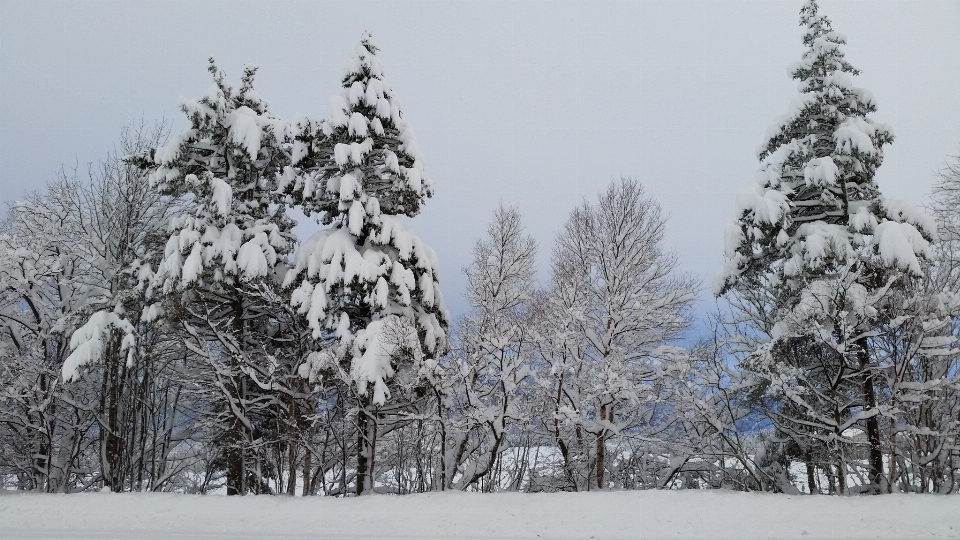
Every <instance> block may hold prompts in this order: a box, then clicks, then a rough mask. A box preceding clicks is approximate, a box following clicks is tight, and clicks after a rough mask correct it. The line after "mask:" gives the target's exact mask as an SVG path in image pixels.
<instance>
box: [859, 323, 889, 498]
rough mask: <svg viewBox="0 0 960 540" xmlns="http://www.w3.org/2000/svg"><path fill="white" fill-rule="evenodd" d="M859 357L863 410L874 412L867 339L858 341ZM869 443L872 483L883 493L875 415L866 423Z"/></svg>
mask: <svg viewBox="0 0 960 540" xmlns="http://www.w3.org/2000/svg"><path fill="white" fill-rule="evenodd" d="M857 345H858V350H857V357H858V359H859V361H860V369H861V370H862V372H863V408H864V409H865V410H873V409H876V407H877V396H876V391H875V389H874V386H873V372H872V371H870V349H869V348H868V347H869V343H868V342H867V338H865V337H864V338H860V339H859V340H857ZM866 428H867V443H868V444H869V445H870V463H869V465H870V471H869V480H870V483H871V484H873V485H874V486H875V489H876V492H877V493H880V492H881V486H882V485H883V480H884V478H883V452H882V449H881V448H880V421H879V420H878V419H877V415H876V414H874V415H873V416H871V417H870V418H867V421H866Z"/></svg>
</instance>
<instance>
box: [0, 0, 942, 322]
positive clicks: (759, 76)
mask: <svg viewBox="0 0 960 540" xmlns="http://www.w3.org/2000/svg"><path fill="white" fill-rule="evenodd" d="M799 7H800V2H799V1H749V2H745V1H709V2H707V1H694V2H678V1H669V2H666V1H664V2H653V1H650V2H639V1H631V2H597V1H594V2H585V1H583V2H561V1H551V2H532V1H484V2H480V1H458V2H433V1H412V2H404V1H399V2H243V1H229V2H228V1H218V2H210V1H207V2H203V1H199V2H198V1H162V2H161V1H153V2H151V1H139V2H120V1H95V0H87V1H83V2H80V1H72V2H44V1H37V0H31V1H14V0H0V202H3V203H9V202H11V201H13V200H16V199H18V198H20V197H22V196H23V195H24V194H25V193H26V192H28V191H30V190H34V189H39V188H41V187H42V186H43V185H44V184H45V183H46V182H47V181H49V180H50V179H51V178H53V177H54V175H55V174H56V172H57V170H59V169H60V167H61V166H62V165H67V166H68V167H72V166H73V165H74V164H76V163H79V164H80V166H81V167H85V166H86V165H85V164H86V163H87V162H91V161H96V160H98V159H100V158H101V157H103V156H104V154H106V153H107V152H108V151H110V150H111V149H112V148H113V144H114V142H115V141H116V139H117V135H118V134H119V132H120V130H121V128H122V127H123V126H124V125H126V124H129V123H130V122H131V121H134V120H137V119H140V118H144V119H146V120H148V121H152V120H156V119H161V118H166V119H168V120H170V121H172V122H173V125H174V129H175V130H178V129H182V128H183V127H184V126H185V121H184V119H183V118H182V115H181V113H180V112H179V111H178V110H177V107H176V104H177V99H178V98H179V97H181V96H183V97H188V98H197V97H199V96H201V95H202V94H203V93H204V92H205V91H206V89H207V88H208V87H209V86H210V79H209V76H208V74H207V72H206V65H207V63H206V59H207V58H208V57H210V56H213V57H215V58H216V59H217V61H218V63H219V64H220V66H221V68H223V69H224V70H225V71H226V72H227V76H228V78H229V79H230V80H232V81H234V82H238V81H239V78H240V74H241V70H242V66H243V65H244V64H246V63H252V64H256V65H258V66H259V67H260V71H259V72H258V76H257V89H258V91H259V92H260V94H261V95H263V96H264V97H265V98H266V99H267V100H269V101H270V102H271V104H272V107H273V110H274V112H275V113H276V114H278V115H280V116H282V117H290V116H292V115H294V114H297V113H303V114H308V115H322V116H326V115H327V114H328V112H329V105H328V103H329V98H330V96H331V95H332V94H333V93H334V92H335V91H336V89H337V87H338V85H339V76H340V67H341V64H342V62H343V61H344V59H345V58H346V56H347V54H348V53H349V52H350V51H352V50H353V49H354V48H355V47H356V45H357V43H358V42H359V39H360V35H361V33H362V32H363V31H364V30H369V31H371V32H372V33H373V35H374V39H375V41H376V43H377V44H378V45H379V46H380V48H381V53H380V56H381V58H382V60H383V64H384V69H385V72H386V75H387V77H388V78H389V80H390V81H391V83H392V85H393V88H394V90H395V91H396V93H397V95H398V96H399V98H400V100H401V103H402V110H403V113H404V116H405V117H406V118H407V119H408V120H409V122H410V123H411V125H412V127H413V129H414V131H415V132H416V134H417V137H418V139H419V142H420V147H421V149H422V151H423V154H424V156H425V166H426V172H427V174H428V176H429V177H430V178H431V180H432V181H433V182H434V186H435V188H436V195H435V196H434V198H433V199H432V200H430V201H429V202H428V203H427V204H426V206H425V207H424V210H423V212H422V213H421V215H420V216H418V217H417V218H415V219H414V220H413V221H412V222H411V223H412V226H413V228H414V230H416V231H417V233H418V234H419V235H420V236H421V237H422V238H423V239H424V240H425V241H426V242H427V243H428V244H430V245H431V246H433V248H434V249H436V251H437V252H438V254H439V257H440V264H441V272H442V273H441V287H442V289H443V291H444V294H445V296H446V297H447V303H448V307H449V308H450V309H451V311H452V312H454V314H460V313H462V312H463V311H464V310H465V309H466V308H467V306H466V303H465V301H464V300H463V288H464V283H465V280H464V279H463V277H462V274H461V268H462V267H463V266H465V265H467V264H468V263H469V262H470V257H471V246H472V244H473V242H474V240H475V239H476V238H477V237H478V236H480V235H481V234H483V232H484V230H485V229H486V224H487V222H488V220H489V218H490V215H491V212H492V211H493V209H494V207H495V206H496V205H497V204H498V202H499V201H504V202H506V203H509V204H516V205H518V206H519V208H520V210H521V212H522V214H523V216H524V218H525V220H526V223H527V228H528V230H529V231H530V233H531V234H533V236H534V237H535V238H536V239H537V241H538V242H539V245H540V270H541V272H540V277H541V279H545V278H546V271H547V268H548V262H549V254H550V250H551V246H552V243H553V238H554V236H555V234H556V232H557V231H558V230H559V228H560V226H561V225H562V223H563V222H564V220H565V219H566V217H567V214H568V212H569V211H570V210H571V209H572V208H573V207H574V206H576V205H577V204H579V203H580V202H581V201H582V200H584V198H587V199H591V198H593V197H595V196H596V193H597V192H598V191H599V190H600V189H602V188H604V187H605V186H606V185H607V184H608V183H609V182H610V180H611V178H613V177H616V176H620V175H627V176H633V177H635V178H638V179H639V180H640V181H641V182H642V183H643V184H644V185H645V186H646V188H647V189H648V192H649V193H650V194H651V195H653V196H654V197H655V198H656V199H657V200H659V202H660V203H661V205H662V206H663V207H664V209H665V210H666V212H667V214H668V215H669V216H670V221H669V224H668V230H669V232H668V238H667V242H668V243H669V245H670V247H671V248H672V249H674V250H675V251H676V252H677V254H678V255H679V260H680V265H681V268H682V270H684V271H686V272H689V273H691V274H694V275H697V276H699V277H700V278H701V279H702V280H703V282H704V293H703V299H704V300H703V301H702V302H701V304H700V306H699V310H700V311H702V310H705V309H709V306H710V304H711V303H712V300H710V297H709V285H710V282H711V280H712V278H713V276H714V274H715V273H716V272H717V271H718V270H719V268H720V266H721V264H722V246H723V240H722V237H723V232H722V231H723V227H724V225H725V224H726V223H727V222H728V221H730V220H731V219H733V218H734V217H735V216H734V200H735V197H736V193H737V191H738V189H739V188H740V186H741V185H742V183H743V181H744V180H745V179H746V178H747V177H748V176H749V175H750V174H751V173H752V172H753V171H754V170H755V169H756V166H757V159H756V149H757V146H758V145H759V144H760V143H762V142H763V135H764V133H765V131H766V127H767V125H768V124H770V123H771V122H772V121H773V120H774V119H775V118H776V117H777V116H779V115H781V114H783V113H784V112H786V110H787V105H788V104H789V102H790V100H791V98H792V97H793V96H794V95H795V94H796V83H795V82H793V81H792V80H791V79H790V78H789V75H788V71H787V67H788V65H789V64H790V63H792V62H794V61H796V60H798V59H799V58H800V55H801V53H802V50H803V47H802V44H801V41H800V27H799V26H798V10H799ZM821 9H822V10H823V12H825V13H826V14H828V15H829V16H830V17H831V18H832V20H833V23H834V28H835V29H836V30H838V31H840V32H842V33H844V34H846V36H847V38H848V40H849V44H848V46H847V48H846V51H847V58H848V60H850V61H851V62H852V63H853V64H854V65H855V66H856V67H858V68H859V69H861V70H862V72H863V74H862V75H861V76H860V77H859V78H858V79H857V81H856V82H857V84H859V85H860V86H863V87H865V88H868V89H869V90H871V91H872V92H873V93H874V95H875V96H876V98H877V102H878V104H879V111H878V113H877V114H876V115H875V118H876V119H877V120H880V121H883V122H887V123H889V124H891V125H892V126H893V128H894V132H895V133H896V135H897V138H896V141H895V142H894V144H893V145H892V146H890V147H888V148H887V149H886V159H885V161H884V164H883V166H882V167H881V168H880V172H879V173H878V176H877V179H878V181H879V183H880V187H881V189H882V190H883V191H884V193H885V194H886V195H888V196H892V197H897V198H901V199H905V200H908V201H911V202H915V203H920V202H923V199H924V197H925V195H926V193H927V192H928V191H929V188H930V186H931V184H932V182H933V178H934V173H935V172H936V171H937V170H938V169H939V168H940V167H941V166H942V165H943V163H944V161H945V159H946V158H947V156H948V155H955V154H957V152H958V149H960V2H958V1H902V0H898V1H874V2H865V1H859V2H849V1H823V2H822V3H821ZM300 230H303V229H300Z"/></svg>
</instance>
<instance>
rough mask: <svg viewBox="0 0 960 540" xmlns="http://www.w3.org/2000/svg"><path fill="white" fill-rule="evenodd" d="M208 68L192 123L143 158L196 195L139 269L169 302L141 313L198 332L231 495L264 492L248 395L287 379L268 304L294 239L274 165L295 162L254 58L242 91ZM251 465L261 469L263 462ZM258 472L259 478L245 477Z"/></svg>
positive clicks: (177, 190) (158, 174) (171, 185)
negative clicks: (277, 357) (215, 392)
mask: <svg viewBox="0 0 960 540" xmlns="http://www.w3.org/2000/svg"><path fill="white" fill-rule="evenodd" d="M209 71H210V73H211V74H212V75H213V85H212V86H211V87H210V89H209V90H208V92H207V94H206V95H204V96H203V97H202V98H200V99H199V100H181V102H180V108H181V109H182V110H183V112H184V113H185V114H186V115H187V117H188V119H189V121H190V127H189V128H188V129H187V130H185V131H184V132H182V133H180V134H179V135H177V136H175V137H174V138H173V140H171V141H170V143H169V144H168V145H166V146H164V147H162V148H157V149H156V150H155V151H152V152H151V153H150V155H148V156H147V157H146V158H145V159H144V160H143V162H142V165H143V166H144V167H145V168H147V169H148V170H149V171H150V174H151V176H150V178H151V182H152V184H153V185H154V186H155V187H156V189H158V190H159V191H160V192H161V193H163V194H165V195H169V196H172V197H178V198H180V197H185V198H187V199H189V200H191V201H192V204H191V205H190V206H189V207H188V208H187V209H186V210H185V211H184V212H182V213H180V214H179V215H176V216H174V217H173V218H172V219H171V221H170V230H169V239H168V240H167V243H166V247H165V251H164V255H163V258H162V260H161V261H160V263H159V266H158V267H157V268H156V270H155V273H152V270H151V269H150V268H149V267H144V268H143V269H142V274H141V277H142V278H143V279H145V280H147V279H149V281H150V284H151V287H152V289H153V290H154V291H155V292H156V293H157V294H159V295H160V297H161V298H162V299H164V300H165V302H164V303H163V304H161V302H158V303H156V304H154V305H153V306H151V307H150V308H149V309H148V310H147V311H146V312H145V313H144V318H145V319H152V318H155V317H157V316H161V314H164V311H165V310H167V311H168V312H167V313H166V314H165V315H166V316H167V317H168V318H169V320H170V322H172V323H173V324H175V325H182V327H183V329H184V330H185V331H186V332H187V333H188V334H189V335H190V336H192V339H191V340H188V341H190V342H191V343H192V345H190V347H191V349H192V350H193V352H194V353H196V354H198V355H199V356H201V357H204V358H206V359H207V362H209V365H210V368H211V373H210V374H211V377H212V378H213V384H214V386H215V387H216V388H219V392H220V393H221V408H220V410H219V414H220V416H221V420H222V421H223V424H224V430H225V432H224V433H223V436H222V437H221V439H220V440H219V441H218V444H219V446H220V447H221V449H222V451H223V453H224V461H225V467H226V469H227V493H228V494H230V495H232V494H239V493H246V492H247V491H250V490H259V482H260V478H261V476H260V475H259V474H258V473H257V471H252V472H251V473H249V474H248V472H247V471H246V470H245V468H246V463H245V460H247V459H249V456H246V455H245V454H246V450H245V448H247V447H248V446H249V445H250V443H252V442H253V441H254V439H255V438H256V437H257V431H258V430H257V427H256V426H255V425H254V421H253V417H254V416H255V415H256V414H258V411H255V410H253V409H256V408H264V407H267V406H268V405H269V404H270V403H271V402H272V401H271V400H270V399H256V395H253V394H255V393H256V392H259V391H260V390H262V389H263V388H267V387H271V388H272V387H273V385H274V384H275V381H273V379H274V378H275V377H276V376H280V373H279V372H278V371H280V370H276V371H275V369H274V368H275V366H273V365H272V364H273V359H274V353H275V352H276V351H275V350H274V348H275V346H276V343H275V342H274V341H273V340H272V338H273V337H275V336H274V335H273V334H275V333H276V329H275V328H271V326H272V325H271V314H270V312H271V305H270V304H271V302H273V301H275V300H276V299H279V298H281V296H280V294H279V288H280V279H281V277H282V276H279V275H278V274H277V271H278V268H282V266H281V265H282V263H283V262H284V257H285V256H286V255H287V254H289V253H291V252H292V251H293V248H294V245H295V238H294V236H293V234H292V233H291V232H290V230H291V229H292V227H293V225H294V223H293V221H292V220H290V219H289V218H288V217H286V215H285V207H284V205H282V204H276V203H277V200H276V191H277V188H278V186H277V182H278V177H279V173H280V171H282V170H283V168H284V167H285V166H286V165H287V164H288V163H289V154H288V152H287V151H286V149H285V147H284V145H285V143H286V124H285V123H284V122H282V121H280V120H279V119H277V118H276V117H274V116H273V115H272V114H271V112H270V110H269V107H268V104H267V102H266V101H264V100H263V99H262V98H260V96H259V95H258V94H257V93H256V91H255V90H254V88H253V79H254V75H255V73H256V68H255V67H252V66H248V67H246V68H245V70H244V75H243V78H242V84H241V85H240V87H239V88H234V87H233V86H232V85H230V84H229V83H228V82H227V81H226V79H225V76H224V74H223V72H222V71H221V70H220V69H218V68H217V66H216V64H215V63H214V61H213V59H211V60H210V66H209ZM208 343H216V344H217V345H216V347H215V349H216V350H213V351H211V350H210V347H209V346H208V345H207V344H208ZM291 369H292V368H291ZM248 392H249V393H251V394H252V395H250V396H247V394H248ZM253 463H254V465H253V467H254V468H256V467H257V466H258V465H259V460H256V459H255V460H253ZM253 477H255V478H256V482H257V484H254V485H250V484H249V481H250V480H251V479H252V478H253Z"/></svg>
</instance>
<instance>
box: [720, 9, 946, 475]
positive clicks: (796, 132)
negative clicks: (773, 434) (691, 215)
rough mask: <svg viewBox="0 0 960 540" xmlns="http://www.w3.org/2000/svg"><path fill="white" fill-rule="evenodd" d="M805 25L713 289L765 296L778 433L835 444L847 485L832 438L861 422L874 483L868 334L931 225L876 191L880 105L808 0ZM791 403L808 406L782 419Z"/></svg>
mask: <svg viewBox="0 0 960 540" xmlns="http://www.w3.org/2000/svg"><path fill="white" fill-rule="evenodd" d="M800 22H801V25H802V26H803V27H804V28H805V32H804V35H803V43H804V45H805V46H806V51H805V52H804V54H803V57H802V58H801V60H800V62H798V63H797V64H795V65H794V66H793V67H792V70H791V71H792V75H793V78H794V79H796V80H798V81H799V90H800V94H799V95H798V96H797V97H796V98H795V99H794V101H793V102H792V104H791V106H790V110H789V112H788V114H787V115H786V116H784V117H783V118H782V119H780V120H779V121H778V122H776V123H775V124H774V125H773V126H771V128H770V131H769V136H768V138H767V142H766V143H765V144H764V145H763V146H762V147H761V149H760V152H759V158H760V162H761V164H760V169H759V171H758V173H757V174H756V175H755V176H754V177H753V178H752V179H751V180H750V181H748V182H747V184H746V186H745V187H744V188H743V190H742V191H741V192H740V194H739V195H738V197H737V211H738V213H739V217H738V220H737V221H736V222H735V223H734V224H732V225H731V226H730V227H728V230H727V258H728V261H727V265H726V267H725V268H724V271H723V273H722V274H721V275H720V276H719V277H718V280H717V282H716V285H715V293H717V294H718V295H719V294H723V293H726V292H728V291H737V290H750V289H758V288H764V287H769V288H770V289H771V290H772V294H771V299H772V302H773V307H772V309H773V313H774V325H773V328H772V330H771V331H770V334H771V335H770V337H771V339H770V340H769V341H768V342H767V343H766V344H764V345H763V346H762V347H760V348H759V349H758V350H757V351H755V353H754V355H753V359H752V360H751V362H749V365H750V366H751V367H752V369H754V370H756V371H758V372H760V373H762V374H763V375H764V376H765V377H767V378H768V379H769V380H770V381H771V387H772V388H773V389H774V390H772V391H773V393H774V394H776V395H777V396H778V398H782V399H785V400H786V401H788V402H790V404H791V407H789V408H783V407H779V408H776V407H775V408H773V409H771V411H779V412H775V413H774V416H775V421H776V422H777V425H778V427H781V428H783V429H787V430H791V429H792V430H793V431H794V432H796V433H798V432H800V431H809V430H810V428H812V427H814V426H815V431H816V434H815V435H806V436H815V437H819V438H820V439H821V440H822V441H823V442H825V443H828V444H831V445H832V446H833V447H834V449H835V451H836V453H837V454H836V455H835V458H836V460H837V461H836V464H837V466H838V469H839V470H838V471H837V473H838V478H839V480H840V482H841V485H840V487H841V490H843V488H844V486H843V482H844V479H845V473H844V472H843V469H844V464H843V459H844V458H843V454H842V444H841V443H844V442H848V441H849V439H848V438H847V434H846V433H845V432H846V431H847V430H848V428H850V427H852V426H854V425H860V424H862V425H863V426H864V427H865V431H866V434H867V446H868V447H869V472H868V477H869V482H870V483H871V484H874V485H876V486H879V485H881V484H882V482H883V478H882V463H881V460H882V455H881V453H880V433H879V425H878V420H877V418H878V415H880V414H881V413H882V410H883V409H882V407H881V406H880V405H879V404H878V403H877V397H876V396H877V391H876V384H877V381H876V369H877V366H876V362H875V361H874V359H872V357H871V343H870V339H871V336H872V335H873V331H874V330H875V329H876V328H877V327H878V325H881V324H883V323H884V322H885V321H890V320H892V319H893V318H894V317H895V315H896V314H895V312H894V309H895V306H894V305H892V304H891V303H890V301H889V300H890V295H889V294H888V293H889V292H890V291H891V290H893V289H896V288H897V287H902V286H903V285H904V284H905V276H909V275H919V274H921V273H922V267H921V260H922V258H923V257H924V256H925V255H926V253H927V252H928V242H929V240H931V239H932V235H933V234H934V226H933V224H932V222H931V221H930V220H929V218H927V217H926V216H925V215H923V214H922V213H921V212H919V211H917V210H916V209H914V208H912V207H910V206H909V205H907V204H905V203H901V202H898V201H894V200H891V199H886V198H884V197H882V196H881V194H880V192H879V189H878V187H877V184H876V182H875V180H874V175H875V173H876V170H877V167H879V166H880V164H881V162H882V160H883V150H882V148H883V146H885V145H886V144H889V143H890V142H892V141H893V132H892V130H891V129H890V128H889V127H888V126H886V125H884V124H881V123H878V122H876V121H874V120H873V119H872V118H871V117H870V116H869V115H870V114H872V113H874V112H875V111H876V102H875V100H874V98H873V96H872V95H871V94H870V92H868V91H867V90H864V89H862V88H858V87H856V86H854V84H853V79H852V77H853V76H855V75H857V74H859V72H858V71H857V70H856V69H854V68H853V66H852V65H850V63H849V62H847V61H846V59H845V57H844V53H843V50H842V46H843V45H844V44H845V43H846V39H845V37H844V36H843V35H841V34H839V33H837V32H835V31H833V29H832V27H831V23H830V21H829V19H828V18H827V17H825V16H823V15H820V14H819V10H818V6H817V3H816V2H815V1H813V0H810V1H809V2H807V3H805V4H804V6H803V7H802V8H801V10H800ZM794 407H796V408H799V409H800V410H801V411H803V412H802V413H798V414H796V415H793V416H792V417H791V418H790V419H788V418H786V417H785V416H784V415H783V414H781V413H784V414H785V413H786V411H787V410H789V409H791V408H794ZM791 424H792V428H791V427H789V425H791ZM800 426H802V427H800ZM799 436H801V437H803V436H804V435H799Z"/></svg>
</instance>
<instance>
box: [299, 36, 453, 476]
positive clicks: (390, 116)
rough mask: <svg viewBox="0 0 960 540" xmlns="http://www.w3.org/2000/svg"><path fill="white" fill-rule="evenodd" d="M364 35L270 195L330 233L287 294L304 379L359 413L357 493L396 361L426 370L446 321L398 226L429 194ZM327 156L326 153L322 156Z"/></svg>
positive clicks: (303, 128) (310, 244) (314, 245)
mask: <svg viewBox="0 0 960 540" xmlns="http://www.w3.org/2000/svg"><path fill="white" fill-rule="evenodd" d="M376 53H377V47H376V46H375V45H374V43H373V40H372V38H371V36H370V35H369V34H364V36H363V38H362V41H361V43H360V45H359V46H358V47H357V49H356V51H355V52H354V54H352V55H351V56H350V57H349V58H348V59H347V62H346V64H345V66H344V70H343V72H344V76H343V81H342V82H343V88H342V90H341V91H340V93H339V94H337V95H335V96H334V97H333V99H332V104H333V111H332V113H333V114H332V117H331V119H330V120H329V121H322V122H320V121H310V120H302V121H300V122H298V123H297V124H296V126H295V127H294V129H293V131H294V134H295V142H294V147H293V156H292V162H293V165H292V166H291V167H290V168H288V169H286V170H285V173H284V175H283V176H282V179H281V186H280V188H281V189H282V190H284V192H285V193H287V194H288V200H289V201H293V202H299V203H301V204H302V205H303V209H304V211H305V212H307V213H309V214H311V215H314V216H316V217H317V218H318V219H319V221H320V222H321V223H323V224H327V225H331V226H330V227H329V228H326V229H323V230H321V231H319V232H318V233H316V234H315V235H313V236H312V237H311V238H310V239H308V240H307V241H306V242H304V244H303V245H302V247H301V248H300V249H299V250H298V252H297V256H296V265H295V268H294V269H293V270H292V271H291V272H290V273H289V274H288V275H287V278H286V280H285V284H287V285H288V286H296V288H295V290H294V291H293V293H292V298H291V301H292V303H293V305H294V306H297V307H299V309H300V310H301V313H303V314H305V315H306V317H307V320H308V323H309V325H310V327H311V328H312V329H313V332H314V337H315V338H316V339H321V340H326V341H327V342H328V344H329V346H328V347H326V348H324V349H323V350H322V351H320V352H318V354H316V355H313V357H312V359H313V362H312V364H311V365H310V366H309V367H308V368H307V369H309V370H311V371H315V372H320V371H327V372H330V373H336V374H338V376H339V377H340V378H342V379H343V380H345V381H348V382H349V383H350V385H351V388H352V389H353V391H354V392H355V396H354V397H355V399H356V402H357V406H358V412H357V415H358V416H357V424H358V455H357V484H356V489H357V493H358V494H359V493H362V492H363V491H366V490H369V489H371V488H372V487H373V474H374V462H373V459H374V452H375V448H376V433H377V417H378V412H377V411H378V408H379V407H381V406H382V405H383V404H384V403H385V402H386V400H387V399H388V398H389V397H390V384H389V381H390V380H391V378H392V377H394V375H395V373H396V372H397V369H398V368H399V367H400V365H399V363H403V362H402V358H406V359H407V360H408V362H406V364H410V365H416V366H420V365H425V364H429V363H434V364H435V360H434V359H435V358H437V357H438V356H440V355H442V354H443V353H444V352H445V350H446V328H447V325H448V315H447V312H446V310H445V309H444V307H443V298H442V296H441V294H440V290H439V287H438V282H437V279H438V276H437V267H438V263H437V257H436V254H435V253H434V251H433V250H432V249H430V247H428V246H427V245H426V244H424V243H423V242H422V241H421V240H420V239H419V238H417V236H416V235H415V234H414V233H413V232H412V231H411V230H410V229H409V228H408V227H407V226H406V225H405V224H404V222H403V220H402V219H401V218H402V217H403V216H406V217H413V216H415V215H417V213H418V212H419V211H420V207H421V205H422V204H423V202H424V201H425V200H426V198H428V197H430V196H431V195H432V194H433V188H432V186H431V184H430V181H429V180H428V179H427V178H426V177H425V176H424V173H423V163H422V157H421V155H420V151H419V148H418V147H417V143H416V139H415V137H414V135H413V132H412V131H411V129H410V127H409V125H408V124H407V122H406V121H405V120H404V119H403V118H402V117H401V114H400V105H399V103H398V101H397V99H396V96H395V94H394V92H393V89H392V88H391V87H390V84H389V83H388V82H387V80H386V79H385V78H384V75H383V70H382V67H381V63H380V60H379V58H378V57H377V55H376ZM331 148H332V151H331V150H330V149H331Z"/></svg>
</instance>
